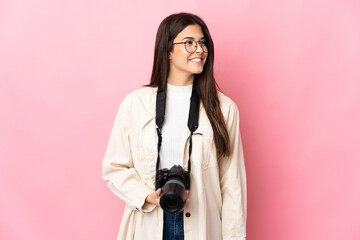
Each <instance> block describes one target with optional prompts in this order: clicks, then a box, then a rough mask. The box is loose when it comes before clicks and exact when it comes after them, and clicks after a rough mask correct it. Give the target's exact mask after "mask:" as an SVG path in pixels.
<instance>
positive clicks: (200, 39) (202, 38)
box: [181, 37, 205, 41]
mask: <svg viewBox="0 0 360 240" xmlns="http://www.w3.org/2000/svg"><path fill="white" fill-rule="evenodd" d="M186 38H189V39H193V40H195V38H193V37H184V38H183V39H181V41H182V40H184V39H186ZM201 39H205V37H202V38H200V40H201Z"/></svg>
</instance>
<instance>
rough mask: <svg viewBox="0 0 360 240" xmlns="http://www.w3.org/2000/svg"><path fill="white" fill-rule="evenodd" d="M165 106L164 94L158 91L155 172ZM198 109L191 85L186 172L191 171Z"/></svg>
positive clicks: (198, 105)
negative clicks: (193, 136)
mask: <svg viewBox="0 0 360 240" xmlns="http://www.w3.org/2000/svg"><path fill="white" fill-rule="evenodd" d="M165 105H166V93H165V91H164V90H162V91H159V92H158V93H157V96H156V125H157V128H156V132H157V135H158V157H157V161H156V171H157V170H158V169H159V165H160V148H161V142H162V135H161V128H162V125H163V123H164V120H165ZM199 109H200V97H199V93H198V92H197V90H196V88H195V86H194V85H193V88H192V92H191V101H190V110H189V117H188V123H187V126H188V128H189V130H190V140H189V141H190V142H189V160H188V172H189V173H190V171H191V164H190V156H191V150H192V135H193V133H194V132H195V131H196V129H197V128H198V126H199Z"/></svg>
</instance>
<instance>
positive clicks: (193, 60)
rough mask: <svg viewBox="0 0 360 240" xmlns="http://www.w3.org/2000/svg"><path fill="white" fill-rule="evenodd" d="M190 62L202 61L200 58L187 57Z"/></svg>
mask: <svg viewBox="0 0 360 240" xmlns="http://www.w3.org/2000/svg"><path fill="white" fill-rule="evenodd" d="M189 61H190V62H195V63H200V62H202V58H192V59H189Z"/></svg>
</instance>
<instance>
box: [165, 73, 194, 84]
mask: <svg viewBox="0 0 360 240" xmlns="http://www.w3.org/2000/svg"><path fill="white" fill-rule="evenodd" d="M194 77H195V76H194V74H187V73H180V72H177V73H174V71H170V72H169V76H168V78H167V82H168V83H169V84H171V85H174V86H187V85H192V84H193V82H194Z"/></svg>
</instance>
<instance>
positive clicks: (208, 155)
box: [191, 126, 217, 168]
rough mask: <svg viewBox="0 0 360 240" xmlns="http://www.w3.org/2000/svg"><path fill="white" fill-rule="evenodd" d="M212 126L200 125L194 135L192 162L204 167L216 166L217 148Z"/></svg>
mask: <svg viewBox="0 0 360 240" xmlns="http://www.w3.org/2000/svg"><path fill="white" fill-rule="evenodd" d="M213 136H214V135H213V131H212V128H211V126H199V128H198V129H197V130H196V131H195V132H194V134H193V136H192V153H191V163H192V164H195V165H198V166H200V167H202V168H208V167H210V166H215V165H216V164H217V163H216V148H215V144H213V141H214V140H213V138H214V137H213Z"/></svg>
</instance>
